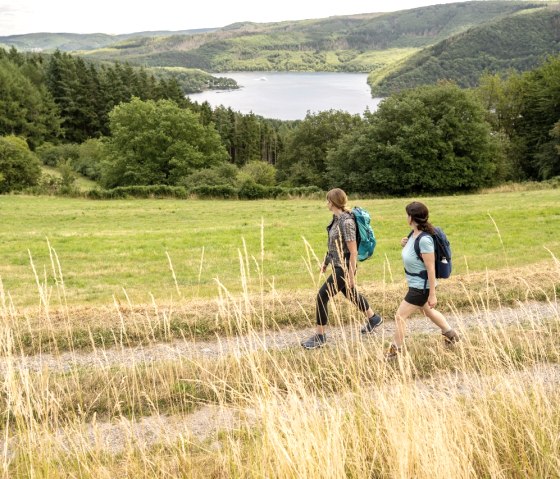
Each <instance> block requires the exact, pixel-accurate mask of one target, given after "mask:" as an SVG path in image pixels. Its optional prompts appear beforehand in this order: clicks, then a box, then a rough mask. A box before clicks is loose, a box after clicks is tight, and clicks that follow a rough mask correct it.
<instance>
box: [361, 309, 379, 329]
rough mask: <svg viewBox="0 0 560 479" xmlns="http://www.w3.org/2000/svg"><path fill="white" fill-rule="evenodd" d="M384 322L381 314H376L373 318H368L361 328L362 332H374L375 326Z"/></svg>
mask: <svg viewBox="0 0 560 479" xmlns="http://www.w3.org/2000/svg"><path fill="white" fill-rule="evenodd" d="M382 322H383V318H382V317H381V316H379V314H377V313H376V314H374V315H373V316H372V317H371V318H369V319H368V320H367V323H366V324H365V326H364V327H363V328H362V329H361V331H362V334H368V333H373V331H374V330H375V328H377V326H379V325H380V324H381V323H382Z"/></svg>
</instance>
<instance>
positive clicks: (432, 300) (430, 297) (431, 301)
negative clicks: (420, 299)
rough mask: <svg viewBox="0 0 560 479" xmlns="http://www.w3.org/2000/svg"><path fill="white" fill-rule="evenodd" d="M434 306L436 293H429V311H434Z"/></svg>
mask: <svg viewBox="0 0 560 479" xmlns="http://www.w3.org/2000/svg"><path fill="white" fill-rule="evenodd" d="M436 304H437V298H436V293H430V295H429V296H428V306H429V307H430V308H431V309H434V308H435V307H436Z"/></svg>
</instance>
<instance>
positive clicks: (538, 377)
mask: <svg viewBox="0 0 560 479" xmlns="http://www.w3.org/2000/svg"><path fill="white" fill-rule="evenodd" d="M558 314H559V308H558V304H544V303H524V304H519V305H518V307H515V308H501V309H499V310H493V311H481V312H479V313H472V314H455V315H449V316H448V319H449V321H450V323H451V324H452V325H453V326H454V327H457V328H459V329H466V328H473V327H492V326H505V325H509V324H515V323H520V322H527V321H535V322H537V323H538V322H540V321H541V320H544V319H547V318H551V317H558ZM393 328H394V323H393V322H392V321H389V322H386V323H384V324H383V326H382V327H381V328H380V330H379V331H378V332H377V333H376V334H375V335H373V336H370V337H371V338H372V340H379V336H381V337H383V336H385V337H388V336H390V335H391V334H392V332H393ZM408 329H409V332H410V333H416V334H417V333H436V332H437V328H435V326H434V325H432V324H431V323H430V321H429V320H427V319H425V318H422V317H417V318H415V319H412V320H410V321H409V328H408ZM312 331H313V329H312V328H307V329H304V330H281V331H271V332H267V333H265V334H264V335H263V334H260V335H259V334H255V335H250V336H242V337H237V338H223V339H221V340H216V341H200V342H188V341H178V342H174V343H169V344H156V345H153V346H148V347H138V348H133V349H109V350H97V351H94V352H90V353H80V352H74V353H64V354H61V355H60V356H58V357H54V356H52V355H41V356H39V355H38V356H29V357H20V358H15V359H13V360H12V363H13V366H15V367H18V368H27V369H29V370H38V369H41V368H45V367H48V368H51V369H54V370H65V369H68V368H71V367H75V366H79V367H84V366H86V367H99V366H108V365H117V364H132V363H134V362H136V363H140V362H147V361H157V360H172V359H174V358H177V357H180V356H185V355H187V356H191V357H220V356H221V355H229V354H238V355H240V354H245V353H247V352H248V351H255V350H263V349H282V348H288V347H299V341H300V340H301V339H302V338H303V337H305V336H306V335H308V334H311V333H312ZM359 336H360V334H359V325H350V326H345V327H340V328H333V329H332V332H331V334H330V342H329V344H332V345H334V344H336V343H337V342H339V341H346V340H358V337H359ZM376 338H377V339H376ZM9 361H11V360H10V359H9V358H2V359H1V360H0V368H1V369H5V368H6V367H7V366H8V362H9ZM474 376H475V374H474V373H468V374H465V373H442V374H441V375H437V376H435V377H432V378H426V379H422V380H417V381H415V384H414V386H415V389H416V390H417V391H418V392H420V393H421V394H426V395H438V394H443V395H446V396H455V395H470V394H474V393H478V392H482V391H484V390H488V388H489V387H490V388H492V387H494V386H495V385H500V384H501V385H504V384H506V383H507V382H508V380H509V382H510V383H513V384H515V383H516V381H518V382H517V384H519V381H520V382H521V383H522V384H527V385H528V386H531V387H541V386H542V387H553V388H557V387H558V385H559V384H560V366H559V365H550V364H539V365H535V366H532V367H530V368H526V369H523V370H520V371H512V372H510V373H509V375H508V376H507V377H505V376H504V375H503V374H498V375H496V376H480V377H479V376H476V378H475V377H474ZM504 381H505V383H504ZM394 387H398V386H395V385H393V384H386V385H384V386H382V387H381V388H380V387H379V386H376V387H375V388H372V390H371V394H373V395H381V396H383V395H386V394H387V393H389V394H390V391H389V390H390V389H391V388H394ZM479 390H480V391H479ZM340 400H341V401H343V400H344V398H340ZM257 419H258V414H257V413H256V412H255V411H253V410H249V409H247V410H243V411H240V410H234V409H232V408H228V407H224V406H219V405H205V406H203V407H201V408H200V409H198V410H197V411H195V412H193V413H191V414H187V415H184V416H181V415H173V416H166V415H155V416H147V417H141V418H138V419H134V420H131V419H126V418H119V419H117V420H112V421H107V422H96V421H94V422H92V423H86V424H81V425H79V426H76V427H73V428H68V429H59V430H57V431H56V432H55V433H54V434H52V433H46V432H44V433H40V434H44V435H45V440H54V441H55V443H56V444H58V445H62V447H63V448H64V449H65V450H66V451H67V452H68V453H70V454H71V453H72V452H73V451H75V452H78V451H79V452H83V451H85V450H103V451H107V452H110V453H118V452H121V451H123V450H124V449H125V448H126V447H128V446H129V445H134V446H136V447H139V448H144V447H150V446H153V445H155V444H170V445H177V443H178V441H184V442H186V443H190V442H193V441H195V442H198V441H207V443H206V444H207V446H208V447H210V448H219V447H220V446H219V443H218V442H217V441H216V440H215V438H216V434H217V433H218V432H220V431H232V430H235V429H239V428H244V427H250V426H251V425H253V424H255V422H256V421H257ZM21 440H22V438H17V437H12V438H8V439H6V438H3V439H2V440H1V441H0V448H3V450H4V453H5V454H6V459H7V458H9V457H11V456H12V455H13V454H14V453H15V451H16V450H18V448H19V446H18V445H19V444H21V445H22V446H24V444H23V443H22V442H21ZM6 441H7V442H6Z"/></svg>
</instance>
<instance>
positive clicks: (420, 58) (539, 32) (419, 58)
mask: <svg viewBox="0 0 560 479" xmlns="http://www.w3.org/2000/svg"><path fill="white" fill-rule="evenodd" d="M558 52H560V9H559V8H558V7H548V8H543V9H539V10H537V11H524V12H521V13H520V14H516V15H512V16H508V17H506V18H503V19H500V20H497V21H495V22H492V23H491V24H488V25H481V26H478V27H474V28H471V29H469V30H468V31H466V32H464V33H461V34H458V35H455V36H452V37H450V38H447V39H445V40H442V41H441V42H439V43H437V44H436V45H433V46H431V47H428V48H426V49H424V50H422V51H420V52H418V53H416V54H415V55H413V56H411V57H410V58H408V59H407V60H406V61H404V62H403V63H402V64H401V65H399V66H397V67H396V68H394V69H393V71H389V72H388V71H384V72H380V73H378V74H375V73H374V74H372V75H371V76H370V79H369V82H370V85H371V86H372V93H373V95H376V96H383V95H387V94H390V93H391V92H394V91H397V90H400V89H403V88H409V87H413V86H418V85H421V84H433V83H436V82H437V81H438V80H442V79H446V80H452V81H454V82H456V83H457V84H459V85H461V86H464V87H469V86H475V85H476V84H477V82H478V79H479V78H480V76H481V75H482V74H483V73H485V72H489V73H496V72H503V71H507V70H508V69H515V70H519V71H524V70H529V69H531V68H533V67H535V66H536V65H538V64H539V63H541V62H542V60H543V58H544V57H545V56H546V55H547V54H557V53H558Z"/></svg>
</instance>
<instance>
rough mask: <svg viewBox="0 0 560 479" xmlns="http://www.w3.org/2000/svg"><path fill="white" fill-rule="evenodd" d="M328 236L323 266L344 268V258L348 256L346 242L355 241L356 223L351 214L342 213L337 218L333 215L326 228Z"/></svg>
mask: <svg viewBox="0 0 560 479" xmlns="http://www.w3.org/2000/svg"><path fill="white" fill-rule="evenodd" d="M327 231H328V234H329V239H328V251H327V255H326V256H325V265H328V264H330V263H332V264H333V266H340V267H342V268H344V267H345V266H346V265H345V258H348V257H349V256H350V251H349V250H348V245H347V244H346V242H347V241H356V222H355V221H354V217H353V216H352V213H350V212H348V211H343V212H342V213H341V214H340V215H339V216H336V215H333V219H332V221H331V222H330V224H329V226H327Z"/></svg>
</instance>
